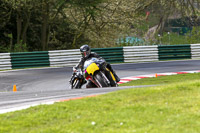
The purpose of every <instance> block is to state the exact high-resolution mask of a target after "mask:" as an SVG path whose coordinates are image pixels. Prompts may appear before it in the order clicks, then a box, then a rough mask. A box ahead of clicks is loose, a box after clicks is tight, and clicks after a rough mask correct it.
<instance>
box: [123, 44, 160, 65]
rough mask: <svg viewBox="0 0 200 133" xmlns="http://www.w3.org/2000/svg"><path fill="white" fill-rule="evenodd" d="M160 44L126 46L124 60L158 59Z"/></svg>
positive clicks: (145, 60) (142, 60)
mask: <svg viewBox="0 0 200 133" xmlns="http://www.w3.org/2000/svg"><path fill="white" fill-rule="evenodd" d="M157 47H158V46H130V47H124V48H123V49H124V62H148V61H158V48H157Z"/></svg>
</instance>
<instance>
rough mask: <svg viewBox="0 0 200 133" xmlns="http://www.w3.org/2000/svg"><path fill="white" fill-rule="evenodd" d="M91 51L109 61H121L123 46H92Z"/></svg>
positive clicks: (122, 59) (122, 60)
mask: <svg viewBox="0 0 200 133" xmlns="http://www.w3.org/2000/svg"><path fill="white" fill-rule="evenodd" d="M91 51H92V52H96V53H97V54H98V55H99V56H101V57H103V58H104V59H105V60H106V61H107V62H109V63H123V62H124V56H123V47H115V48H92V49H91Z"/></svg>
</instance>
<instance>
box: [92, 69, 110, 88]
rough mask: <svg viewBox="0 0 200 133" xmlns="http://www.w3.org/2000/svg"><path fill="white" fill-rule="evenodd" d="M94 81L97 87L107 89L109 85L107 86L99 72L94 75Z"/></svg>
mask: <svg viewBox="0 0 200 133" xmlns="http://www.w3.org/2000/svg"><path fill="white" fill-rule="evenodd" d="M95 80H96V82H97V84H98V85H99V87H109V85H108V84H107V82H106V80H105V79H104V78H103V76H102V75H101V73H100V72H98V73H97V74H96V75H95Z"/></svg>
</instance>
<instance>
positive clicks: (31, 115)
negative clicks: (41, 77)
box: [0, 74, 200, 133]
mask: <svg viewBox="0 0 200 133" xmlns="http://www.w3.org/2000/svg"><path fill="white" fill-rule="evenodd" d="M194 75H196V74H194ZM176 76H178V75H176ZM180 76H183V77H185V74H183V75H180ZM164 77H165V76H164ZM164 77H159V78H164ZM166 77H168V76H166ZM172 77H174V76H169V77H168V81H169V80H170V79H172ZM193 77H194V76H190V78H193ZM159 78H154V80H159ZM197 78H198V76H197ZM149 79H150V78H149ZM152 79H153V78H152ZM180 79H181V78H179V80H180ZM145 80H147V79H145ZM173 80H175V79H173ZM177 80H178V79H177ZM138 81H139V80H138ZM138 81H137V82H138ZM182 81H183V82H178V83H176V82H175V83H172V82H170V81H169V82H170V84H168V85H164V86H163V85H162V86H157V87H150V88H136V89H125V90H120V91H116V92H112V93H109V94H105V95H100V96H97V97H90V98H85V99H80V100H74V101H68V102H62V103H56V104H54V105H41V106H37V107H31V108H29V109H26V110H22V111H16V112H12V113H6V114H1V115H0V132H1V133H9V132H13V133H145V132H146V133H199V132H200V80H196V78H193V79H190V80H189V79H187V80H186V77H185V79H184V80H182ZM159 82H160V81H159ZM159 82H158V84H159ZM173 82H174V81H173ZM151 83H156V81H155V82H153V81H151ZM92 122H93V123H94V122H95V124H92Z"/></svg>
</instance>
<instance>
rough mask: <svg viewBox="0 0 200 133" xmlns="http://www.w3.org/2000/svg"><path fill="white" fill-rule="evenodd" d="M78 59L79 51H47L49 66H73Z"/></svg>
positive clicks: (79, 56)
mask: <svg viewBox="0 0 200 133" xmlns="http://www.w3.org/2000/svg"><path fill="white" fill-rule="evenodd" d="M80 58H81V55H80V50H79V49H72V50H55V51H49V61H50V66H75V65H76V64H77V63H78V61H79V60H80Z"/></svg>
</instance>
